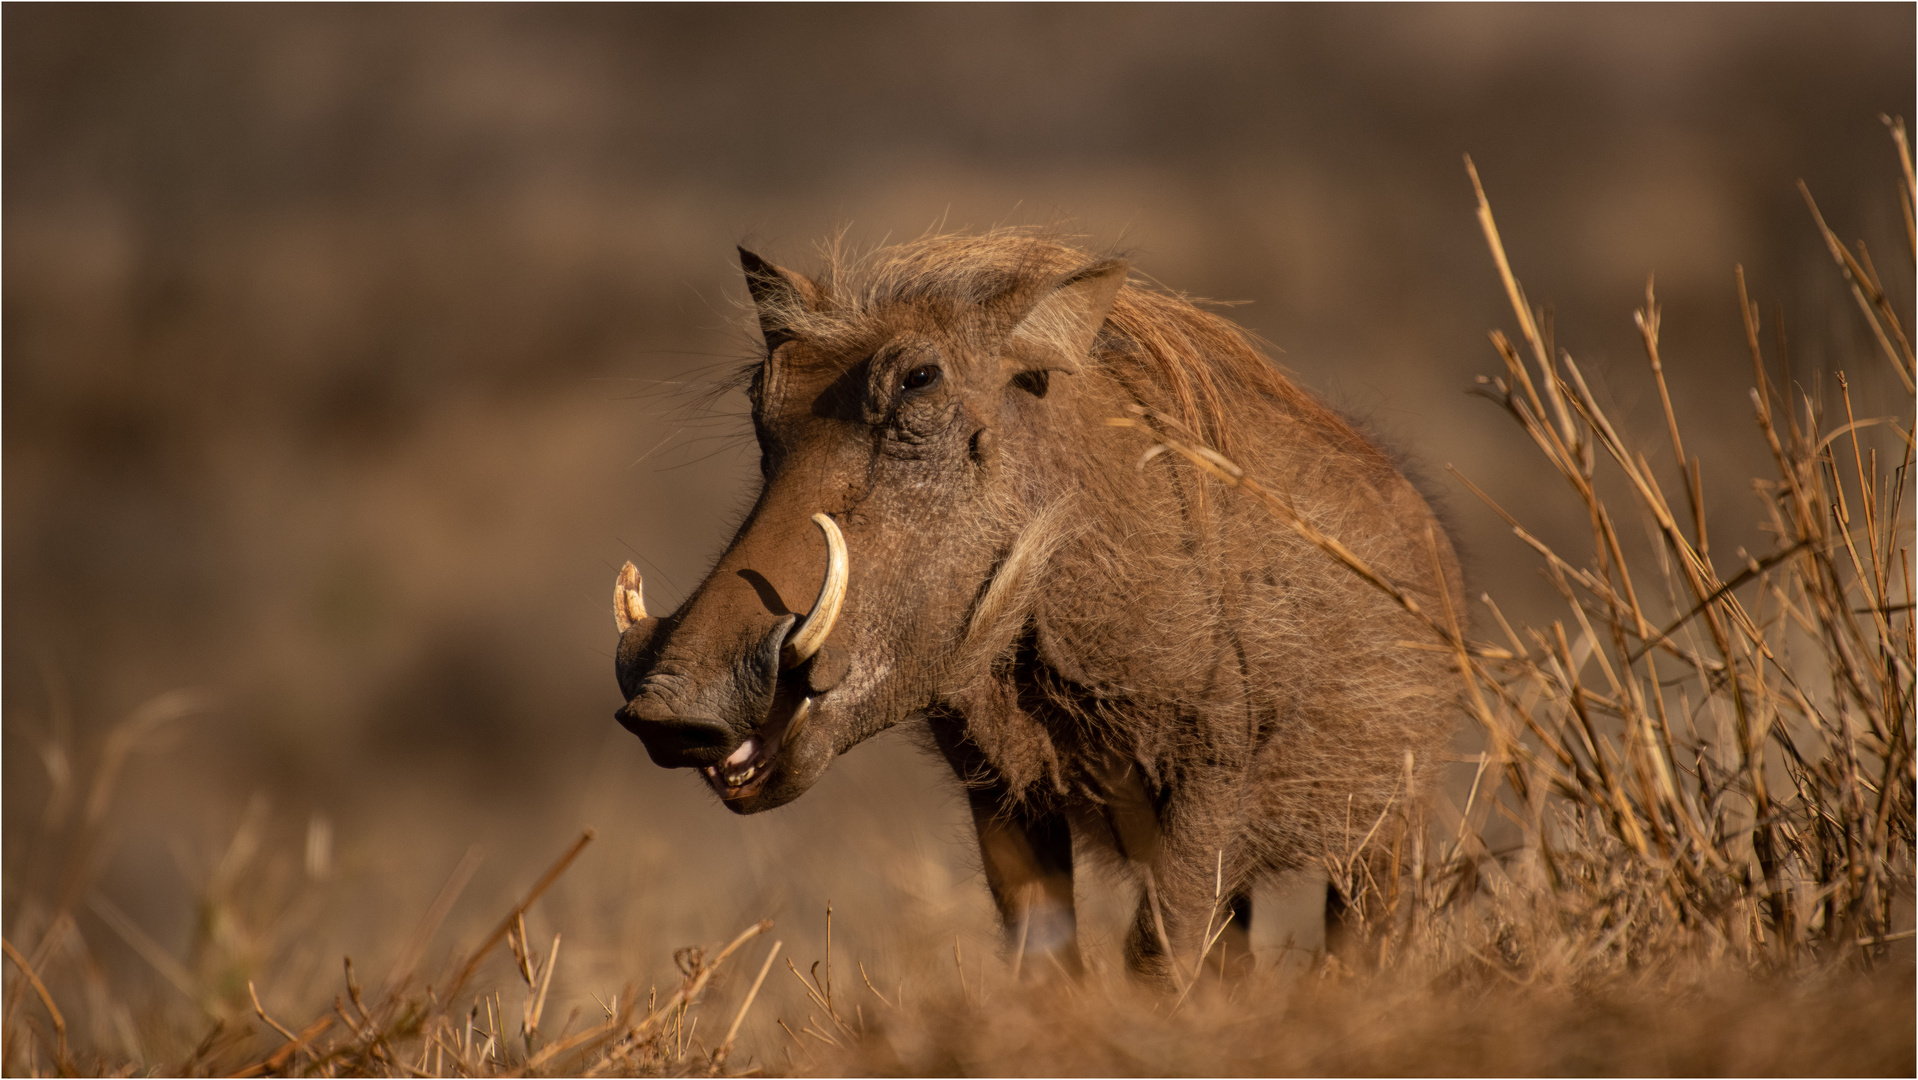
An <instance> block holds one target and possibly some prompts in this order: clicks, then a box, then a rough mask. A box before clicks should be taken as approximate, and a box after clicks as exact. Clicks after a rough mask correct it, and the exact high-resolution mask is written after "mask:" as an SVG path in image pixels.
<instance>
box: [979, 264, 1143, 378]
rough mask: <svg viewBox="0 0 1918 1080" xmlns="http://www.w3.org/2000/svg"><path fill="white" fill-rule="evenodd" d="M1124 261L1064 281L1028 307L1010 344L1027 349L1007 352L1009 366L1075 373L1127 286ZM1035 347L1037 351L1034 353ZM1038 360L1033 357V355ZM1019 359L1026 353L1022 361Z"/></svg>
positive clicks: (1091, 268) (1086, 270)
mask: <svg viewBox="0 0 1918 1080" xmlns="http://www.w3.org/2000/svg"><path fill="white" fill-rule="evenodd" d="M1125 280H1126V261H1125V260H1124V259H1106V260H1105V261H1103V262H1096V263H1093V264H1092V265H1091V266H1088V267H1086V268H1084V269H1083V270H1077V271H1074V272H1073V273H1071V274H1068V275H1066V276H1065V278H1064V279H1062V280H1061V281H1060V282H1059V283H1058V284H1057V285H1055V286H1053V288H1052V290H1051V291H1050V292H1048V293H1046V294H1045V295H1044V296H1041V297H1040V298H1039V299H1038V301H1037V302H1036V303H1034V304H1033V305H1032V310H1030V311H1028V312H1026V314H1025V316H1024V317H1023V318H1021V319H1020V320H1019V323H1018V325H1016V326H1014V327H1013V329H1012V333H1011V335H1010V340H1011V341H1014V342H1017V343H1019V344H1022V345H1025V346H1026V348H1024V349H1016V350H1008V354H1007V360H1008V362H1009V364H1010V365H1011V366H1013V367H1016V368H1018V369H1020V370H1018V371H1015V372H1012V373H1011V374H1013V375H1014V377H1017V376H1018V375H1019V374H1022V373H1023V372H1025V371H1067V372H1071V373H1072V374H1075V375H1076V374H1078V373H1079V369H1080V365H1082V364H1083V363H1084V362H1085V359H1086V356H1087V354H1088V353H1090V352H1091V351H1092V342H1093V340H1094V339H1095V338H1097V337H1098V336H1099V327H1101V326H1103V325H1105V321H1106V316H1108V315H1110V314H1112V304H1113V301H1114V300H1116V299H1118V296H1119V290H1120V289H1121V288H1123V287H1124V286H1125ZM1034 347H1036V349H1035V348H1034ZM1035 351H1036V352H1037V353H1038V354H1039V355H1036V356H1035V355H1033V353H1034V352H1035ZM1019 354H1024V355H1023V356H1021V355H1019Z"/></svg>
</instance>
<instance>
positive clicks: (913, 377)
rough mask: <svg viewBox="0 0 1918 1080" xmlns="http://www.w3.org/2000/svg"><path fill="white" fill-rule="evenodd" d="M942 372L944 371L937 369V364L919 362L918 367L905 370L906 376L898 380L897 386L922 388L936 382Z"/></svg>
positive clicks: (914, 388)
mask: <svg viewBox="0 0 1918 1080" xmlns="http://www.w3.org/2000/svg"><path fill="white" fill-rule="evenodd" d="M943 374H944V372H942V371H940V370H939V365H938V364H920V365H919V366H918V367H916V368H913V369H912V370H911V371H908V372H906V377H905V378H903V379H901V380H899V388H900V389H902V390H924V389H927V388H928V387H931V386H933V385H934V384H936V383H938V381H939V378H940V376H941V375H943Z"/></svg>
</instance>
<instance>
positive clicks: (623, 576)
mask: <svg viewBox="0 0 1918 1080" xmlns="http://www.w3.org/2000/svg"><path fill="white" fill-rule="evenodd" d="M644 588H645V582H643V581H642V580H640V576H639V570H638V569H637V568H636V567H634V566H633V564H632V563H630V562H628V563H627V564H626V565H625V566H622V567H620V568H619V576H618V577H617V578H614V579H613V625H615V626H617V627H619V632H620V633H622V634H623V633H625V632H626V628H627V627H629V626H631V625H633V624H634V623H636V622H638V621H640V620H641V619H644V618H645V617H646V601H645V599H644V598H643V597H642V595H641V590H642V589H644Z"/></svg>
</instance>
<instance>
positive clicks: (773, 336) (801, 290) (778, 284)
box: [739, 248, 819, 353]
mask: <svg viewBox="0 0 1918 1080" xmlns="http://www.w3.org/2000/svg"><path fill="white" fill-rule="evenodd" d="M739 265H740V266H741V267H742V268H743V269H744V270H745V271H746V288H747V290H748V291H750V292H751V293H752V294H753V306H754V307H756V308H758V309H759V332H760V333H761V334H763V335H765V337H766V351H767V352H768V353H771V352H772V351H773V350H775V349H777V348H779V347H780V346H781V345H784V344H785V343H786V342H788V341H791V340H792V339H793V338H794V337H795V336H796V334H795V333H794V331H793V324H794V323H796V322H798V321H799V317H800V316H803V315H804V314H806V313H807V312H809V311H814V310H817V309H818V307H819V293H818V290H816V289H815V288H814V287H813V284H812V282H810V281H807V280H806V279H805V278H803V277H801V276H799V275H798V274H795V273H793V272H792V271H791V270H787V269H786V268H784V267H781V266H774V265H773V264H772V263H769V262H767V261H766V260H764V259H762V258H760V257H759V256H757V255H755V254H753V253H752V252H750V251H747V250H746V249H745V248H740V249H739Z"/></svg>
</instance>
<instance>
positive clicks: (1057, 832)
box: [933, 721, 1085, 976]
mask: <svg viewBox="0 0 1918 1080" xmlns="http://www.w3.org/2000/svg"><path fill="white" fill-rule="evenodd" d="M933 733H934V736H935V738H936V739H937V740H938V742H939V746H940V749H941V750H943V751H944V752H945V755H946V760H947V761H948V762H950V763H951V765H952V769H953V771H954V772H955V773H957V774H958V775H959V779H960V780H961V781H963V782H964V783H965V785H966V799H967V802H968V803H970V804H971V807H972V821H973V825H974V826H975V827H976V828H977V829H978V830H979V860H980V862H981V863H982V864H983V866H984V868H985V872H986V885H987V886H988V887H990V888H991V890H992V899H993V902H994V903H995V904H997V905H998V908H999V918H1000V921H1001V922H1002V924H1003V925H1004V926H1005V932H1006V945H1007V948H1009V949H1010V950H1012V952H1013V955H1014V957H1015V960H1014V963H1015V965H1016V966H1017V967H1019V968H1020V969H1021V970H1022V971H1025V972H1031V973H1034V974H1037V975H1044V974H1045V973H1047V972H1064V973H1065V974H1068V975H1075V976H1076V975H1079V974H1082V973H1083V972H1084V971H1085V962H1084V960H1083V959H1082V958H1081V957H1080V955H1079V923H1078V917H1077V915H1076V914H1075V913H1074V910H1073V902H1072V829H1071V827H1070V826H1069V825H1068V824H1067V821H1066V818H1065V817H1064V816H1063V815H1060V814H1057V813H1051V812H1047V811H1043V810H1037V809H1034V808H1033V807H1031V806H1030V805H1022V804H1021V803H1020V802H1019V801H1016V800H1014V799H1012V798H1011V797H1010V796H1009V794H1008V792H1007V789H1006V786H1005V785H1004V784H1003V783H1001V782H999V781H998V780H996V779H995V778H994V773H993V770H992V768H991V766H990V765H989V764H988V763H987V762H986V760H985V757H984V755H982V754H980V753H979V752H978V750H977V748H976V747H975V746H973V744H972V743H970V742H968V741H967V740H966V739H965V738H964V737H963V736H962V735H961V734H960V730H959V728H958V727H957V725H956V724H942V723H941V722H939V721H935V722H934V724H933Z"/></svg>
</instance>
